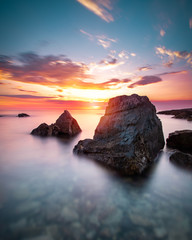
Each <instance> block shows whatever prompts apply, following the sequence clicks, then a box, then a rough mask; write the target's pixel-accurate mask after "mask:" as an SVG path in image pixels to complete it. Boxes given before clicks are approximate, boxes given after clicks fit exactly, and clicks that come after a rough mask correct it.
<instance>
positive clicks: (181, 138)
mask: <svg viewBox="0 0 192 240" xmlns="http://www.w3.org/2000/svg"><path fill="white" fill-rule="evenodd" d="M166 141H167V146H168V147H170V148H174V149H178V150H180V151H182V152H187V153H192V130H181V131H175V132H172V133H170V134H169V137H168V138H167V139H166Z"/></svg>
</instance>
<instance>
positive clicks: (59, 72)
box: [0, 52, 91, 86]
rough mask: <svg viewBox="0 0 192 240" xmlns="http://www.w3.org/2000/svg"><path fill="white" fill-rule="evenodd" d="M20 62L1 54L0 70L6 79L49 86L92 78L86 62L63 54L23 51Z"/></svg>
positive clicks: (64, 84) (63, 84) (19, 58)
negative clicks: (38, 53)
mask: <svg viewBox="0 0 192 240" xmlns="http://www.w3.org/2000/svg"><path fill="white" fill-rule="evenodd" d="M18 60H19V61H20V64H15V63H14V60H13V59H11V58H10V57H8V56H0V71H1V72H2V76H3V77H4V78H5V79H6V80H13V81H17V82H25V83H34V84H40V85H47V86H51V85H52V86H54V85H56V86H66V85H69V84H72V83H74V82H78V81H79V80H80V79H86V78H91V76H89V75H88V74H87V71H88V67H87V66H86V65H85V64H84V63H80V62H72V61H71V60H70V59H68V58H66V57H65V56H63V55H60V56H54V55H48V56H39V55H37V54H35V53H31V52H29V53H23V54H20V55H19V57H18V58H17V61H18Z"/></svg>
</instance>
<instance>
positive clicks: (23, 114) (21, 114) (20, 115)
mask: <svg viewBox="0 0 192 240" xmlns="http://www.w3.org/2000/svg"><path fill="white" fill-rule="evenodd" d="M17 116H18V117H30V116H29V115H28V114H27V113H19V114H18V115H17Z"/></svg>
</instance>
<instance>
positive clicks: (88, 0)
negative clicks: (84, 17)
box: [77, 0, 114, 22]
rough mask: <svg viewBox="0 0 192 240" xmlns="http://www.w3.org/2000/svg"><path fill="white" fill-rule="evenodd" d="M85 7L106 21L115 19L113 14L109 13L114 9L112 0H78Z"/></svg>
mask: <svg viewBox="0 0 192 240" xmlns="http://www.w3.org/2000/svg"><path fill="white" fill-rule="evenodd" d="M77 1H78V2H79V3H81V4H82V5H83V6H84V7H86V8H87V9H89V10H90V11H91V12H93V13H94V14H96V15H97V16H99V17H100V18H102V19H103V20H104V21H106V22H112V21H114V18H113V16H112V15H111V14H110V13H109V10H111V9H112V6H111V2H110V0H102V1H100V0H77Z"/></svg>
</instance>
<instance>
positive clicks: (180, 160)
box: [169, 151, 192, 170]
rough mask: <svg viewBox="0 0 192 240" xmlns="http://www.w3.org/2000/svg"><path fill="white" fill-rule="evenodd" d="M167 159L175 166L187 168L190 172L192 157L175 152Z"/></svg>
mask: <svg viewBox="0 0 192 240" xmlns="http://www.w3.org/2000/svg"><path fill="white" fill-rule="evenodd" d="M169 159H170V161H171V162H173V163H175V164H177V165H178V166H180V167H183V168H188V169H191V170H192V155H191V154H188V153H183V152H180V151H176V152H174V153H173V154H172V155H171V156H170V158H169Z"/></svg>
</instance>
